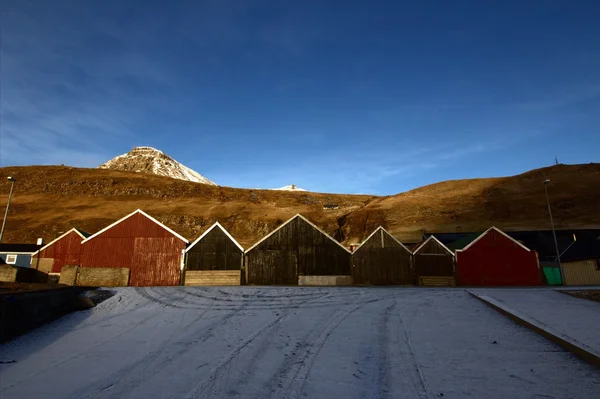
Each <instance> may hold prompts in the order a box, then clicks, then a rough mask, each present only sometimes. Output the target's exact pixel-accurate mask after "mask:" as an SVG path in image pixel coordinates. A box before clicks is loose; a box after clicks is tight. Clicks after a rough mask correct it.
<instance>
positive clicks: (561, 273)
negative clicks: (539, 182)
mask: <svg viewBox="0 0 600 399" xmlns="http://www.w3.org/2000/svg"><path fill="white" fill-rule="evenodd" d="M549 183H550V179H546V180H544V183H543V184H544V191H545V192H546V202H547V203H548V215H550V226H552V236H553V237H554V247H555V249H556V262H557V263H558V270H559V271H560V279H561V280H562V283H563V285H564V284H565V273H564V271H563V268H562V265H561V264H560V251H559V249H558V240H557V239H556V230H554V220H553V219H552V209H551V208H550V197H549V196H548V187H547V186H548V184H549Z"/></svg>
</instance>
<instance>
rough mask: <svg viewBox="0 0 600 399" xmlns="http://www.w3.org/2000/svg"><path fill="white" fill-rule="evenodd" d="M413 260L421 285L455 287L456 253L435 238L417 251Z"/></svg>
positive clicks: (427, 240)
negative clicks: (442, 284)
mask: <svg viewBox="0 0 600 399" xmlns="http://www.w3.org/2000/svg"><path fill="white" fill-rule="evenodd" d="M413 259H414V260H413V262H414V270H415V275H416V277H417V281H418V283H419V285H440V283H442V282H443V281H444V282H445V283H444V285H455V281H454V253H453V252H452V251H451V250H450V249H448V247H446V246H445V245H444V244H442V243H441V242H440V240H438V239H437V238H435V237H434V236H430V237H429V238H427V239H426V240H425V241H424V242H423V243H422V244H421V245H419V246H418V247H417V248H416V249H415V251H414V253H413Z"/></svg>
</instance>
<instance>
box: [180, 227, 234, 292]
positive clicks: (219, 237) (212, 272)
mask: <svg viewBox="0 0 600 399" xmlns="http://www.w3.org/2000/svg"><path fill="white" fill-rule="evenodd" d="M243 260H244V248H242V246H241V245H240V244H239V243H238V242H237V241H236V240H235V239H234V238H233V237H232V236H231V234H229V232H228V231H227V230H225V228H223V226H221V224H220V223H219V222H217V223H215V224H213V225H212V226H211V227H210V228H209V229H208V230H206V231H205V232H204V234H202V235H201V236H200V237H198V239H197V240H196V241H194V242H193V243H192V244H191V245H190V246H189V247H188V248H187V249H186V250H185V285H239V284H240V279H241V269H242V265H243V263H242V262H243Z"/></svg>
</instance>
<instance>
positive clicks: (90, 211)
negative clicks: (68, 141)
mask: <svg viewBox="0 0 600 399" xmlns="http://www.w3.org/2000/svg"><path fill="white" fill-rule="evenodd" d="M7 176H15V177H16V178H17V179H18V182H17V184H16V185H15V192H14V195H13V202H12V204H11V208H10V214H9V219H8V222H7V227H6V231H5V238H4V240H3V241H4V242H30V241H33V240H35V239H36V238H37V237H44V238H45V240H46V241H48V240H51V239H53V238H54V237H55V236H56V235H58V234H59V233H60V232H62V231H66V230H68V229H69V228H71V227H78V228H80V229H82V230H85V231H88V232H91V233H93V232H95V231H97V230H99V229H101V228H102V227H105V226H106V225H108V224H110V223H111V222H113V221H115V220H116V219H118V218H120V217H122V216H124V215H126V214H127V213H130V212H132V211H134V210H135V209H137V208H141V209H143V210H145V211H146V212H148V213H150V214H151V215H153V216H155V217H156V218H157V219H159V220H161V221H162V222H164V223H166V224H167V225H168V226H170V227H171V228H173V229H175V230H176V231H177V232H179V233H181V234H182V235H184V236H185V237H187V238H188V239H190V240H193V239H194V238H196V237H197V236H198V235H199V234H201V233H202V232H203V231H204V230H205V229H206V228H207V227H208V226H210V225H211V224H212V223H214V222H215V221H217V220H218V221H220V222H221V223H222V224H223V225H224V226H225V227H226V228H227V229H228V230H230V231H231V233H232V235H233V236H234V237H236V239H238V240H239V241H240V243H241V244H242V245H243V246H244V247H248V246H250V245H251V244H253V243H254V242H255V241H257V240H258V239H260V238H261V237H262V236H264V235H265V234H267V233H268V232H269V231H271V230H272V229H273V228H275V227H276V226H277V225H279V224H280V223H281V222H283V221H285V220H286V219H288V218H289V217H291V216H293V215H294V214H296V213H302V214H303V215H305V216H306V217H308V218H309V219H310V220H312V221H313V222H315V223H316V224H317V225H319V226H320V227H321V228H323V229H324V230H326V231H327V232H328V233H330V234H332V235H335V236H336V237H338V238H339V239H343V241H344V242H345V243H346V244H348V243H351V242H358V241H360V240H362V239H364V238H365V237H366V236H367V235H368V234H369V233H370V232H371V231H372V230H373V229H375V228H376V227H377V226H379V225H380V224H381V225H383V226H384V227H385V228H387V229H388V230H390V232H392V233H393V234H395V235H396V236H398V237H399V238H400V239H402V240H404V241H414V240H416V239H417V237H418V236H419V234H420V232H421V231H423V230H427V231H473V230H482V229H484V228H487V227H489V226H490V225H492V224H494V225H496V226H498V227H501V228H506V229H513V230H520V229H530V228H542V229H546V228H548V227H549V223H548V217H547V212H546V202H545V201H546V200H545V197H544V189H543V186H542V184H541V183H542V181H543V180H544V179H545V178H550V179H552V184H551V186H550V187H549V190H550V195H551V199H552V207H553V212H554V216H555V222H556V224H557V227H559V228H561V227H562V228H567V227H579V228H583V227H598V226H600V189H599V187H600V164H586V165H558V166H553V167H549V168H544V169H538V170H534V171H531V172H527V173H524V174H522V175H518V176H512V177H503V178H490V179H470V180H457V181H447V182H442V183H437V184H433V185H430V186H425V187H421V188H418V189H415V190H411V191H408V192H406V193H402V194H398V195H394V196H388V197H373V196H365V195H335V194H317V193H304V192H285V191H271V190H246V189H234V188H225V187H212V186H207V185H203V184H197V183H191V182H185V181H180V180H173V179H170V178H167V177H160V176H152V175H142V174H137V173H131V172H120V171H112V170H102V169H80V168H70V167H59V166H27V167H8V168H1V169H0V207H1V208H2V209H4V206H5V204H6V198H7V195H8V190H9V187H10V185H9V183H8V182H6V177H7ZM328 203H335V204H339V205H340V209H338V210H333V211H325V210H323V205H324V204H328Z"/></svg>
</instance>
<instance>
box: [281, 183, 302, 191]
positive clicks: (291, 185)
mask: <svg viewBox="0 0 600 399" xmlns="http://www.w3.org/2000/svg"><path fill="white" fill-rule="evenodd" d="M274 190H281V191H306V190H305V189H303V188H300V187H296V185H295V184H290V185H289V186H285V187H281V188H274Z"/></svg>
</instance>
